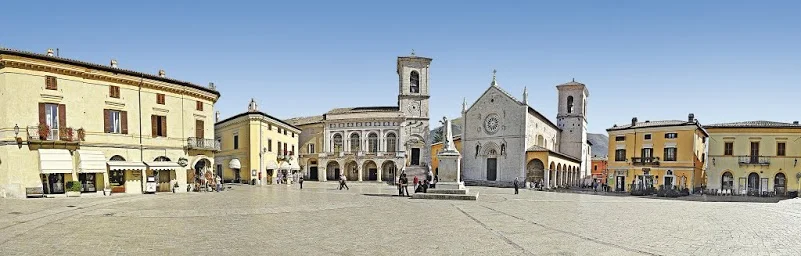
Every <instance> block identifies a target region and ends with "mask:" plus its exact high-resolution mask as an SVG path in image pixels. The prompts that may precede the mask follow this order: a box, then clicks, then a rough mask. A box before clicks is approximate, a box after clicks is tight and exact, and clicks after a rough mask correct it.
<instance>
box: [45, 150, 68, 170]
mask: <svg viewBox="0 0 801 256" xmlns="http://www.w3.org/2000/svg"><path fill="white" fill-rule="evenodd" d="M72 165H73V164H72V155H71V154H70V152H69V151H68V150H66V149H40V150H39V169H40V170H41V171H42V173H72V168H73V166H72Z"/></svg>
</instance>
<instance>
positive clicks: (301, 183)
mask: <svg viewBox="0 0 801 256" xmlns="http://www.w3.org/2000/svg"><path fill="white" fill-rule="evenodd" d="M298 184H300V189H303V176H300V177H299V178H298Z"/></svg>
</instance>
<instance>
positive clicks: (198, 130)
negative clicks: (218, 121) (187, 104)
mask: <svg viewBox="0 0 801 256" xmlns="http://www.w3.org/2000/svg"><path fill="white" fill-rule="evenodd" d="M195 137H197V138H199V139H202V138H203V120H195Z"/></svg>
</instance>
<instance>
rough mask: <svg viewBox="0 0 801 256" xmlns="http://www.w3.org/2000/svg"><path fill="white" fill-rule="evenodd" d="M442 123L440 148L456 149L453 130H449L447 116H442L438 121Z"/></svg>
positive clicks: (449, 123) (449, 124) (445, 149)
mask: <svg viewBox="0 0 801 256" xmlns="http://www.w3.org/2000/svg"><path fill="white" fill-rule="evenodd" d="M439 122H440V123H442V127H443V130H442V133H443V135H442V137H443V138H442V145H443V147H442V150H444V151H451V152H452V151H458V150H456V145H455V144H454V143H453V131H452V130H451V120H448V118H447V117H444V116H443V117H442V120H441V121H439Z"/></svg>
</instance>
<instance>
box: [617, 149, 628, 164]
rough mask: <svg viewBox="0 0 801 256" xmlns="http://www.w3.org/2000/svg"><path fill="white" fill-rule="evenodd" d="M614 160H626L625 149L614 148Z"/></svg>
mask: <svg viewBox="0 0 801 256" xmlns="http://www.w3.org/2000/svg"><path fill="white" fill-rule="evenodd" d="M615 161H618V162H622V161H626V150H625V149H618V150H615Z"/></svg>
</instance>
